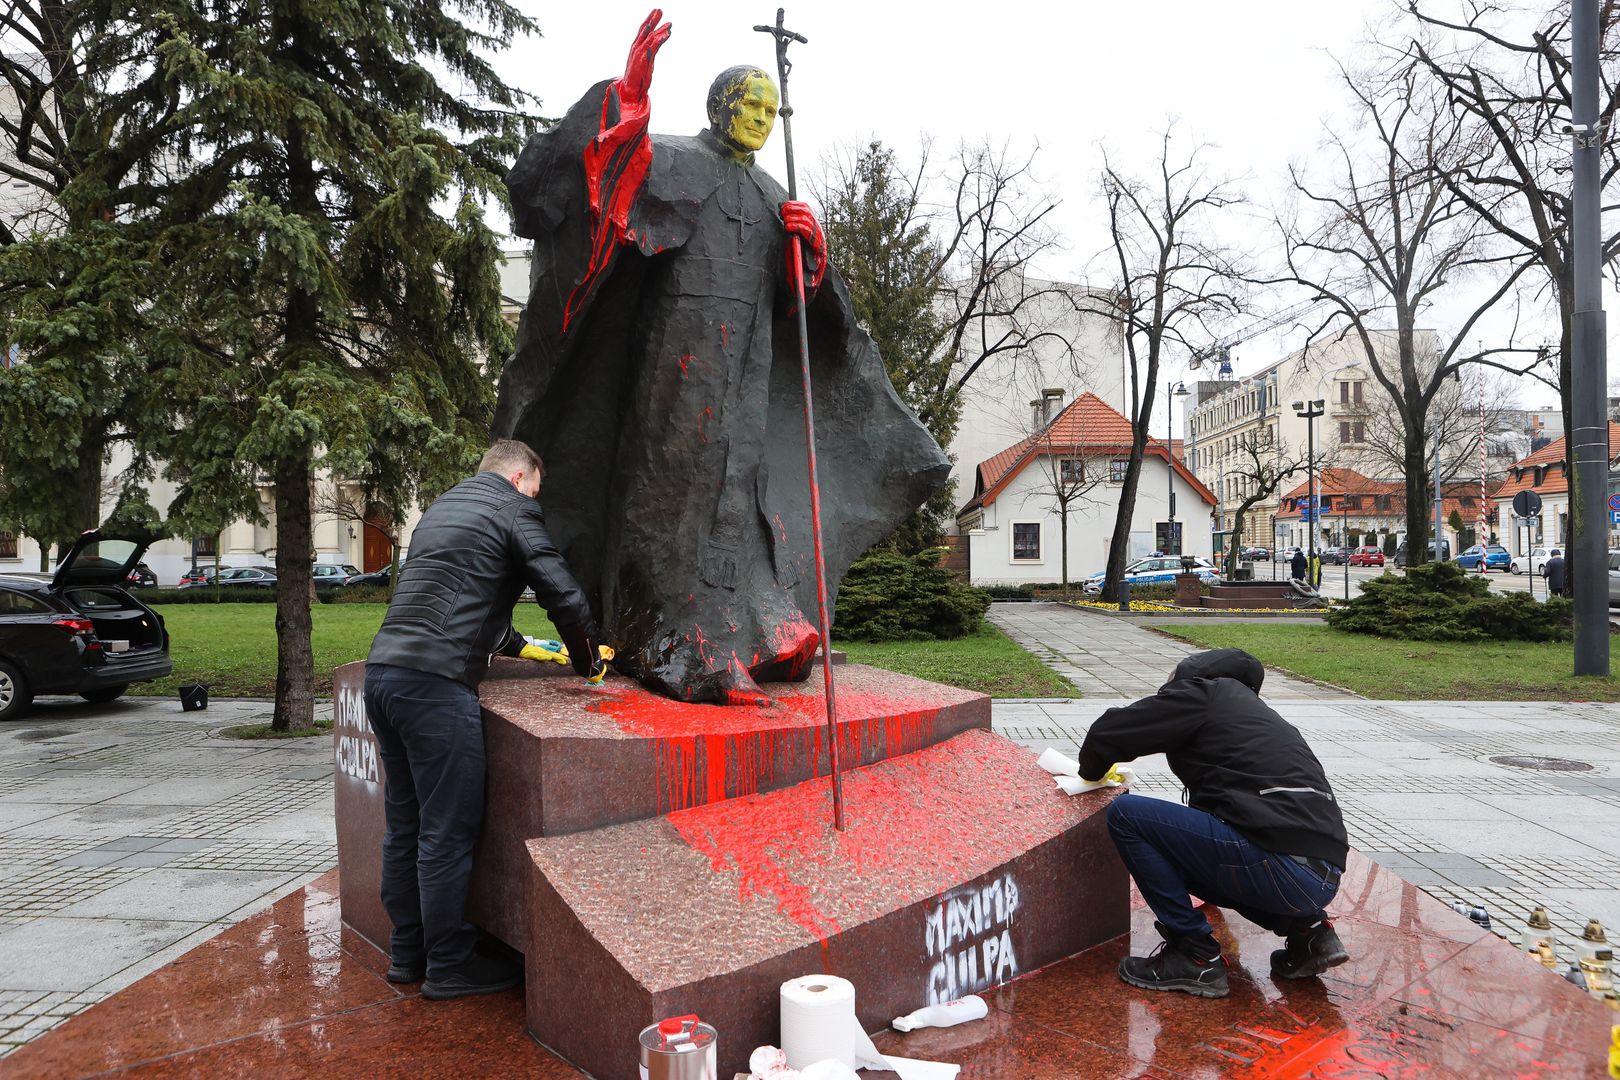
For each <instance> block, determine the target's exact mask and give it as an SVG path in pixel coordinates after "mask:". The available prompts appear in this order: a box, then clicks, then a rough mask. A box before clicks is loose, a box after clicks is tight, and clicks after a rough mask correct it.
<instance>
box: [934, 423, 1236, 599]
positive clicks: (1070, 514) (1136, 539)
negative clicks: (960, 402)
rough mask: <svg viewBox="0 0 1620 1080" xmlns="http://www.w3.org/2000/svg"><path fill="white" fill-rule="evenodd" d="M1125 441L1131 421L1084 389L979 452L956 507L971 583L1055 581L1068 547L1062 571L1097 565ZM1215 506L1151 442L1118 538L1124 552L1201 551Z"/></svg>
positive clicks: (1101, 561)
mask: <svg viewBox="0 0 1620 1080" xmlns="http://www.w3.org/2000/svg"><path fill="white" fill-rule="evenodd" d="M1130 450H1131V425H1130V421H1129V420H1127V419H1126V418H1125V417H1124V415H1123V414H1121V413H1120V412H1119V411H1118V410H1116V409H1114V408H1112V407H1111V406H1110V405H1108V404H1107V403H1106V402H1104V401H1103V400H1102V399H1101V398H1099V397H1098V396H1097V395H1095V394H1089V393H1087V394H1082V395H1080V396H1079V397H1078V398H1076V399H1075V400H1073V401H1072V402H1070V403H1069V404H1068V405H1067V406H1065V407H1063V408H1062V409H1061V410H1060V411H1059V412H1058V413H1057V414H1056V416H1055V418H1054V419H1053V420H1052V421H1051V422H1049V423H1048V424H1047V425H1046V426H1045V427H1044V428H1043V429H1042V430H1041V431H1039V432H1037V433H1036V434H1034V435H1030V436H1026V437H1025V438H1023V439H1021V440H1019V441H1018V442H1016V443H1013V444H1012V445H1011V446H1007V447H1004V448H1003V449H1002V450H1001V451H1000V452H999V453H997V454H994V455H992V456H991V457H989V458H987V459H985V460H984V461H981V462H979V463H978V465H977V466H976V468H975V470H974V488H973V497H972V498H971V499H969V500H968V502H967V504H966V505H965V506H964V507H963V508H962V511H961V513H960V514H958V515H957V526H958V529H959V530H960V532H961V535H962V536H963V537H964V539H965V542H966V545H967V550H968V573H969V577H970V579H971V580H972V581H973V583H974V584H977V585H1010V584H1023V583H1031V582H1056V581H1061V580H1063V569H1064V554H1065V551H1066V552H1067V556H1068V558H1067V563H1068V580H1069V581H1071V582H1073V581H1078V580H1079V579H1081V578H1084V577H1087V576H1089V575H1091V574H1094V573H1097V572H1098V571H1100V570H1102V569H1103V568H1104V567H1105V566H1106V565H1107V561H1108V553H1109V550H1110V547H1111V545H1112V543H1113V541H1114V522H1115V515H1116V514H1117V513H1118V511H1119V498H1120V493H1121V490H1122V488H1123V481H1124V478H1125V470H1126V467H1127V465H1128V464H1129V459H1130ZM1172 492H1173V495H1172ZM1172 497H1173V498H1174V505H1175V510H1174V511H1173V512H1172V511H1171V499H1172ZM1214 507H1215V496H1214V493H1213V492H1211V491H1210V490H1209V489H1208V488H1206V487H1205V486H1204V485H1203V484H1201V483H1199V482H1198V479H1197V477H1195V476H1193V474H1192V472H1191V471H1190V470H1189V469H1188V468H1187V466H1186V464H1185V463H1184V462H1182V461H1181V459H1180V458H1179V457H1178V456H1176V455H1175V454H1174V453H1173V452H1172V451H1171V448H1167V446H1166V444H1165V443H1164V442H1149V443H1148V446H1147V451H1146V458H1145V459H1144V460H1143V462H1142V472H1141V478H1140V481H1139V483H1138V486H1137V492H1136V509H1135V514H1134V517H1133V520H1132V522H1131V526H1130V530H1129V532H1128V534H1127V535H1126V536H1124V537H1121V538H1120V539H1121V540H1122V542H1124V543H1125V544H1127V545H1128V547H1129V550H1128V555H1129V557H1131V558H1136V557H1138V556H1142V555H1146V554H1148V553H1149V552H1150V551H1154V550H1166V551H1168V550H1176V549H1179V550H1180V551H1182V552H1185V553H1187V554H1191V555H1205V556H1207V555H1209V553H1210V552H1209V519H1210V513H1211V512H1212V511H1213V510H1214ZM1065 519H1066V520H1065ZM1065 533H1066V534H1067V546H1066V547H1065V545H1064V537H1065ZM1177 538H1179V540H1180V543H1179V544H1178V543H1177V542H1176V540H1177Z"/></svg>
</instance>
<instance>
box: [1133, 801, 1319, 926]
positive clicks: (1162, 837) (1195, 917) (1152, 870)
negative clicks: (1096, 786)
mask: <svg viewBox="0 0 1620 1080" xmlns="http://www.w3.org/2000/svg"><path fill="white" fill-rule="evenodd" d="M1108 833H1109V835H1110V836H1112V837H1113V838H1114V846H1115V847H1117V848H1119V855H1120V858H1121V859H1123V860H1124V861H1125V867H1126V869H1128V870H1129V871H1130V872H1131V877H1133V878H1135V879H1136V887H1137V888H1138V889H1140V890H1141V891H1142V898H1143V899H1144V900H1146V901H1147V904H1148V907H1150V908H1152V909H1153V914H1154V915H1156V916H1157V917H1158V919H1159V923H1160V925H1161V926H1162V927H1163V928H1164V933H1165V934H1166V936H1168V937H1171V938H1204V937H1208V936H1209V933H1210V928H1209V920H1208V919H1206V918H1204V913H1203V912H1201V911H1199V910H1197V909H1196V908H1194V907H1193V906H1192V900H1191V898H1190V897H1189V895H1188V894H1189V893H1191V894H1196V895H1197V896H1199V897H1201V898H1202V899H1204V900H1206V901H1208V902H1209V903H1212V904H1215V905H1216V906H1218V907H1223V908H1230V909H1231V910H1233V911H1235V912H1237V913H1238V914H1239V915H1242V916H1243V917H1244V918H1245V919H1248V920H1249V921H1250V922H1252V923H1255V924H1257V925H1259V926H1263V927H1265V928H1266V929H1267V930H1270V931H1271V932H1273V933H1275V934H1282V935H1287V934H1292V933H1300V932H1303V931H1304V930H1305V929H1307V928H1308V927H1310V926H1313V925H1315V924H1316V923H1317V922H1319V921H1321V919H1322V918H1324V917H1325V916H1326V914H1327V913H1326V911H1324V910H1323V909H1324V908H1325V907H1326V906H1327V904H1328V902H1329V901H1331V900H1332V899H1333V897H1334V896H1335V895H1337V894H1338V891H1339V871H1337V870H1330V871H1329V872H1328V873H1327V874H1326V875H1323V874H1320V873H1318V872H1317V871H1315V870H1312V869H1310V868H1308V867H1305V866H1301V865H1300V864H1299V863H1297V862H1295V861H1294V860H1293V859H1291V858H1289V857H1288V856H1287V855H1278V854H1276V853H1274V852H1270V851H1266V850H1264V849H1263V848H1260V847H1256V846H1255V844H1254V843H1253V842H1252V841H1250V840H1249V838H1248V837H1246V836H1244V835H1243V834H1242V833H1240V832H1238V831H1237V830H1236V829H1234V828H1232V826H1230V825H1228V824H1226V823H1225V822H1224V821H1222V820H1221V819H1220V818H1217V817H1216V816H1215V815H1214V814H1210V813H1206V812H1205V811H1203V810H1195V809H1193V808H1192V807H1190V806H1182V805H1181V804H1180V803H1173V802H1166V801H1165V800H1163V799H1149V798H1145V797H1144V796H1141V795H1120V796H1118V797H1117V798H1115V799H1114V801H1113V802H1112V803H1110V804H1109V806H1108Z"/></svg>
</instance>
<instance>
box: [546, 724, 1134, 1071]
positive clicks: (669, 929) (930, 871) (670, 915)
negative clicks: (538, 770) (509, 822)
mask: <svg viewBox="0 0 1620 1080" xmlns="http://www.w3.org/2000/svg"><path fill="white" fill-rule="evenodd" d="M844 791H845V805H846V811H845V825H846V827H845V831H844V832H842V833H839V832H835V831H834V830H833V829H832V825H831V821H832V806H831V786H830V784H829V783H828V782H827V781H826V780H824V779H823V780H815V781H807V782H806V783H803V784H800V785H798V786H796V787H794V788H791V789H788V790H785V791H777V792H771V793H767V794H761V795H756V796H749V797H746V798H740V799H734V800H731V801H729V802H725V803H717V804H711V805H708V806H701V807H696V808H693V809H690V810H684V811H681V812H678V813H675V814H671V815H669V816H667V817H663V818H657V819H653V820H649V821H642V822H635V823H631V824H625V825H619V826H614V827H612V828H607V829H599V830H596V831H594V832H591V833H589V834H579V835H571V836H556V837H551V836H548V837H541V838H538V839H535V840H531V841H529V845H528V848H529V853H530V855H531V856H532V858H533V860H534V871H533V877H532V878H531V889H532V894H531V899H530V918H531V920H532V922H531V929H530V933H529V940H530V942H531V943H532V946H533V947H532V948H531V950H530V951H529V954H528V976H529V991H528V1003H529V1023H530V1027H531V1030H533V1031H534V1033H535V1035H536V1036H537V1037H538V1038H539V1039H540V1040H541V1042H543V1043H545V1044H546V1045H547V1046H550V1047H551V1048H553V1049H555V1050H556V1051H558V1052H559V1053H560V1054H562V1055H563V1056H564V1057H565V1058H567V1059H569V1060H570V1061H572V1062H574V1063H575V1064H578V1065H580V1066H581V1067H582V1068H584V1069H585V1070H586V1071H588V1072H591V1073H593V1074H595V1075H599V1076H623V1075H633V1073H634V1069H635V1065H636V1060H635V1045H636V1043H635V1036H636V1032H638V1031H640V1030H641V1028H642V1027H644V1026H645V1025H646V1024H648V1023H651V1022H653V1021H654V1020H656V1019H658V1018H659V1017H660V1016H668V1015H678V1014H683V1013H692V1012H695V1013H697V1014H698V1015H700V1016H702V1017H704V1018H705V1019H706V1020H709V1021H710V1022H712V1023H714V1024H715V1025H716V1026H717V1027H718V1028H719V1029H720V1030H721V1031H724V1032H726V1033H727V1036H726V1039H725V1041H724V1042H723V1043H722V1046H721V1050H720V1059H721V1060H720V1069H721V1073H722V1074H725V1073H727V1072H729V1071H732V1070H735V1069H738V1068H743V1067H744V1064H745V1061H746V1058H747V1054H748V1051H749V1050H750V1049H752V1047H754V1046H756V1045H758V1044H760V1043H768V1042H774V1041H776V1038H777V1037H778V1027H777V1004H776V998H777V989H778V987H779V986H780V985H781V983H782V982H784V981H785V980H787V979H790V978H793V977H795V976H799V975H805V974H810V973H814V972H830V973H833V974H837V975H842V976H844V977H846V978H849V979H850V980H851V981H853V982H854V983H855V984H856V985H857V987H859V993H858V995H857V1008H858V1011H859V1015H860V1017H861V1019H862V1021H863V1022H864V1023H866V1024H868V1025H869V1026H870V1027H873V1028H876V1027H879V1026H881V1025H882V1024H884V1023H886V1022H887V1021H888V1020H889V1019H891V1018H892V1017H894V1016H897V1015H901V1014H903V1013H907V1012H910V1011H911V1010H913V1009H916V1008H919V1007H920V1006H922V1005H925V1004H928V1003H929V1002H930V1001H935V1000H948V999H949V998H952V997H957V996H960V995H961V994H963V993H969V992H972V991H975V990H980V989H984V988H987V987H989V986H993V985H996V984H998V983H1001V982H1005V981H1007V980H1008V979H1010V978H1013V977H1015V976H1016V975H1018V974H1021V973H1023V972H1026V971H1030V970H1033V969H1035V968H1038V967H1040V966H1042V965H1044V964H1048V963H1051V962H1052V961H1054V960H1057V959H1060V958H1062V957H1065V956H1068V955H1070V954H1072V953H1075V952H1077V951H1079V950H1081V949H1084V948H1086V947H1088V946H1090V945H1093V944H1096V943H1097V942H1099V941H1103V940H1105V939H1107V938H1109V937H1112V936H1114V935H1115V934H1117V933H1118V932H1119V931H1120V930H1122V929H1123V928H1124V926H1125V925H1126V919H1127V912H1128V900H1127V878H1126V875H1125V871H1124V867H1123V866H1122V865H1121V864H1120V862H1119V859H1118V856H1117V855H1116V853H1115V851H1114V846H1113V844H1112V842H1111V841H1110V840H1109V838H1108V834H1107V828H1106V823H1105V820H1104V818H1105V815H1104V813H1103V811H1104V810H1105V809H1106V807H1107V804H1108V801H1109V798H1110V796H1109V795H1107V794H1101V793H1099V794H1093V795H1088V796H1081V797H1079V798H1069V797H1067V796H1064V795H1063V794H1061V793H1060V792H1059V791H1057V789H1056V788H1055V787H1054V786H1053V784H1052V782H1051V778H1050V777H1049V776H1047V775H1046V773H1044V772H1042V771H1041V769H1040V768H1039V767H1038V766H1037V765H1036V764H1035V755H1034V754H1033V753H1031V752H1030V751H1028V750H1026V749H1024V748H1023V747H1020V746H1018V745H1017V744H1015V743H1012V742H1010V741H1009V740H1006V739H1003V738H1001V737H1000V736H997V735H992V734H990V733H988V732H983V731H969V732H965V733H963V734H961V735H958V736H957V737H956V738H954V739H951V740H950V741H948V742H945V743H941V744H939V745H936V746H932V747H929V748H928V749H925V750H919V751H917V752H915V753H912V754H907V755H905V756H903V757H896V758H891V759H890V760H887V761H883V762H880V763H878V764H876V765H872V766H870V767H869V768H866V769H862V770H859V771H857V772H854V773H851V774H850V775H849V776H848V777H846V779H845V785H844Z"/></svg>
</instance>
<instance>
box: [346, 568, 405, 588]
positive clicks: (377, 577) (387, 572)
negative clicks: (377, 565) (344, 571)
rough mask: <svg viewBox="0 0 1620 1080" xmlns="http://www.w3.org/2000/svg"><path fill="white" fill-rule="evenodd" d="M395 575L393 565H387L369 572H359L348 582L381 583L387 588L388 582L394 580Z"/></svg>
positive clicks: (357, 583)
mask: <svg viewBox="0 0 1620 1080" xmlns="http://www.w3.org/2000/svg"><path fill="white" fill-rule="evenodd" d="M393 577H394V568H393V567H392V566H385V567H383V568H382V569H381V570H373V571H372V572H371V573H369V574H358V575H356V576H354V577H352V578H350V579H349V582H348V584H349V585H380V586H382V587H383V588H385V589H386V588H387V587H388V583H389V582H390V581H392V580H393ZM345 588H347V586H345Z"/></svg>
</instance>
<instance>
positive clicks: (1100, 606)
mask: <svg viewBox="0 0 1620 1080" xmlns="http://www.w3.org/2000/svg"><path fill="white" fill-rule="evenodd" d="M1067 603H1070V604H1073V605H1074V606H1075V607H1085V608H1094V609H1096V610H1097V611H1112V612H1116V613H1117V612H1118V611H1119V605H1118V604H1107V603H1104V602H1103V601H1101V600H1069V601H1067ZM1131 610H1132V611H1148V612H1154V613H1156V614H1161V615H1165V614H1169V615H1184V614H1186V613H1187V612H1189V611H1214V610H1217V609H1215V608H1184V607H1177V606H1176V605H1175V604H1172V603H1170V602H1169V601H1167V600H1132V601H1131ZM1323 610H1324V609H1322V608H1254V607H1234V608H1220V609H1219V611H1220V612H1221V614H1223V615H1227V614H1230V615H1256V614H1265V615H1309V614H1311V613H1312V612H1313V611H1314V612H1317V613H1320V612H1322V611H1323Z"/></svg>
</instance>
